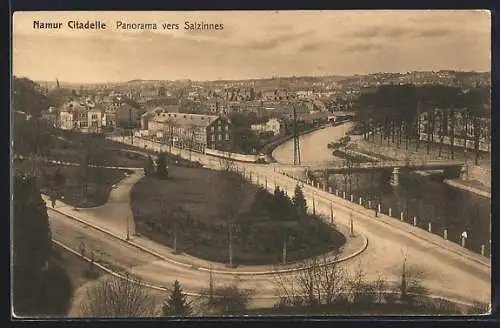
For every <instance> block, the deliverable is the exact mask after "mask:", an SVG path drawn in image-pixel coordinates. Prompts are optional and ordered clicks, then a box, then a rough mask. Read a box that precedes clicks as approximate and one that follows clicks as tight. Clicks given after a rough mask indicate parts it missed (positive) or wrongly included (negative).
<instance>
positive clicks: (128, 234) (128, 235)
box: [126, 215, 130, 240]
mask: <svg viewBox="0 0 500 328" xmlns="http://www.w3.org/2000/svg"><path fill="white" fill-rule="evenodd" d="M126 220H127V240H130V229H129V222H128V215H127V219H126Z"/></svg>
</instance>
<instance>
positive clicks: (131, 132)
mask: <svg viewBox="0 0 500 328" xmlns="http://www.w3.org/2000/svg"><path fill="white" fill-rule="evenodd" d="M128 119H129V129H130V143H131V144H132V145H133V144H134V129H133V127H132V107H130V109H129V110H128Z"/></svg>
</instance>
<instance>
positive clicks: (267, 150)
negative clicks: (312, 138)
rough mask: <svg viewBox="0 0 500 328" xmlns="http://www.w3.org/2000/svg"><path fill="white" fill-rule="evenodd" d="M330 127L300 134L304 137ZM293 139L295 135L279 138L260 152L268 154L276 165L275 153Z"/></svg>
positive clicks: (318, 127) (322, 126)
mask: <svg viewBox="0 0 500 328" xmlns="http://www.w3.org/2000/svg"><path fill="white" fill-rule="evenodd" d="M329 125H330V124H328V125H321V126H316V127H314V128H312V129H308V130H305V131H302V132H300V135H301V136H302V135H305V134H308V133H311V132H314V131H317V130H320V129H323V128H324V127H325V126H329ZM291 139H293V134H291V135H285V136H282V137H280V138H278V139H276V140H273V141H271V142H270V143H268V144H267V145H265V146H264V147H262V149H261V151H260V152H261V153H263V154H266V155H267V156H268V157H269V158H270V159H271V162H273V163H276V162H277V160H276V159H275V158H274V157H273V151H274V150H275V149H276V148H277V147H279V146H280V145H281V144H283V143H285V142H287V141H289V140H291Z"/></svg>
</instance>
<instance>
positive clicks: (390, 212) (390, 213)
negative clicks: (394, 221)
mask: <svg viewBox="0 0 500 328" xmlns="http://www.w3.org/2000/svg"><path fill="white" fill-rule="evenodd" d="M389 216H392V208H390V207H389Z"/></svg>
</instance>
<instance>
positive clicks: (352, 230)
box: [349, 212, 354, 236]
mask: <svg viewBox="0 0 500 328" xmlns="http://www.w3.org/2000/svg"><path fill="white" fill-rule="evenodd" d="M349 222H350V230H351V231H350V232H351V236H352V235H354V222H353V220H352V212H351V214H350V216H349Z"/></svg>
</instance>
